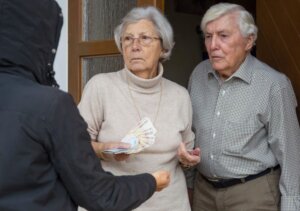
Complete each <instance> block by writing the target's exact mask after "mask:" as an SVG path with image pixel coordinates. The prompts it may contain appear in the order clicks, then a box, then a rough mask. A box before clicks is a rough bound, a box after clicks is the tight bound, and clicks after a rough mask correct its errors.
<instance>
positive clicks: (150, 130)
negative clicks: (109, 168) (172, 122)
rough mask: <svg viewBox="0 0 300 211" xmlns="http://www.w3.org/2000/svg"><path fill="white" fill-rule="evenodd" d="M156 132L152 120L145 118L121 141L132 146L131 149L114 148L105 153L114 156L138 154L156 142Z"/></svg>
mask: <svg viewBox="0 0 300 211" xmlns="http://www.w3.org/2000/svg"><path fill="white" fill-rule="evenodd" d="M156 132H157V131H156V129H155V128H154V126H153V124H152V122H151V120H150V119H149V118H148V117H145V118H143V119H142V120H141V121H140V122H139V123H138V125H137V126H136V127H134V128H133V129H132V130H130V131H129V133H128V134H127V135H126V136H125V137H124V138H123V139H122V140H121V142H125V143H128V144H130V146H131V147H130V148H128V149H124V148H113V149H108V150H105V151H104V152H106V153H113V154H119V153H126V154H132V153H138V152H140V151H142V150H144V149H145V148H147V147H149V146H151V145H152V144H153V143H154V142H155V134H156Z"/></svg>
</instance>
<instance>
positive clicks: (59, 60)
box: [54, 0, 68, 91]
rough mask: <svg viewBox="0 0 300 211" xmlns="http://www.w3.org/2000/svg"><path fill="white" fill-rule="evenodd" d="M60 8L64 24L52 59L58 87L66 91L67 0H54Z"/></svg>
mask: <svg viewBox="0 0 300 211" xmlns="http://www.w3.org/2000/svg"><path fill="white" fill-rule="evenodd" d="M56 1H57V3H58V4H59V5H60V7H61V9H62V13H63V16H64V24H63V27H62V31H61V35H60V40H59V45H58V50H57V55H56V57H55V61H54V71H55V72H56V74H55V79H56V80H57V83H58V84H59V85H60V89H62V90H64V91H68V0H56Z"/></svg>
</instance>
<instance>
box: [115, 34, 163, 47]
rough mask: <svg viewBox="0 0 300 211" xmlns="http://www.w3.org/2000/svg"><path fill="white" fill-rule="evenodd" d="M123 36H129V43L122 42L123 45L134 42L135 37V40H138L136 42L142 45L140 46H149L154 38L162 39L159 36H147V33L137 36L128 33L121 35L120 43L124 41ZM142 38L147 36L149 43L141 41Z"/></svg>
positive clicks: (129, 44)
mask: <svg viewBox="0 0 300 211" xmlns="http://www.w3.org/2000/svg"><path fill="white" fill-rule="evenodd" d="M124 38H130V43H128V44H124V46H125V47H127V46H131V45H132V44H133V43H134V41H135V40H136V39H137V41H138V43H139V44H140V45H142V46H149V45H150V44H151V43H152V42H153V41H154V40H160V41H162V39H161V38H160V37H154V36H149V35H143V34H142V35H139V36H138V37H134V36H130V35H127V36H122V37H121V39H120V42H121V44H123V43H124ZM142 38H148V39H150V40H151V41H149V43H146V44H145V43H143V41H141V40H142ZM127 41H129V40H127Z"/></svg>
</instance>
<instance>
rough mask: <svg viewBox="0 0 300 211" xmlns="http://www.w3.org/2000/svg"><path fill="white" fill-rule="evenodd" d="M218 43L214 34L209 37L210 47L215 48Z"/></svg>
mask: <svg viewBox="0 0 300 211" xmlns="http://www.w3.org/2000/svg"><path fill="white" fill-rule="evenodd" d="M218 45H219V41H218V38H217V36H216V35H213V36H212V37H211V41H210V48H211V49H215V48H217V47H218Z"/></svg>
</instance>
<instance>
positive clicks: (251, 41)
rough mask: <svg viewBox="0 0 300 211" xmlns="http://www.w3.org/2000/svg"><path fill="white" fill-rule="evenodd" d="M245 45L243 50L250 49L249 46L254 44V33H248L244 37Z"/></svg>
mask: <svg viewBox="0 0 300 211" xmlns="http://www.w3.org/2000/svg"><path fill="white" fill-rule="evenodd" d="M246 42H247V43H246V47H245V50H246V51H249V50H251V48H252V47H253V46H254V35H253V34H251V35H249V36H248V37H247V38H246Z"/></svg>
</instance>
